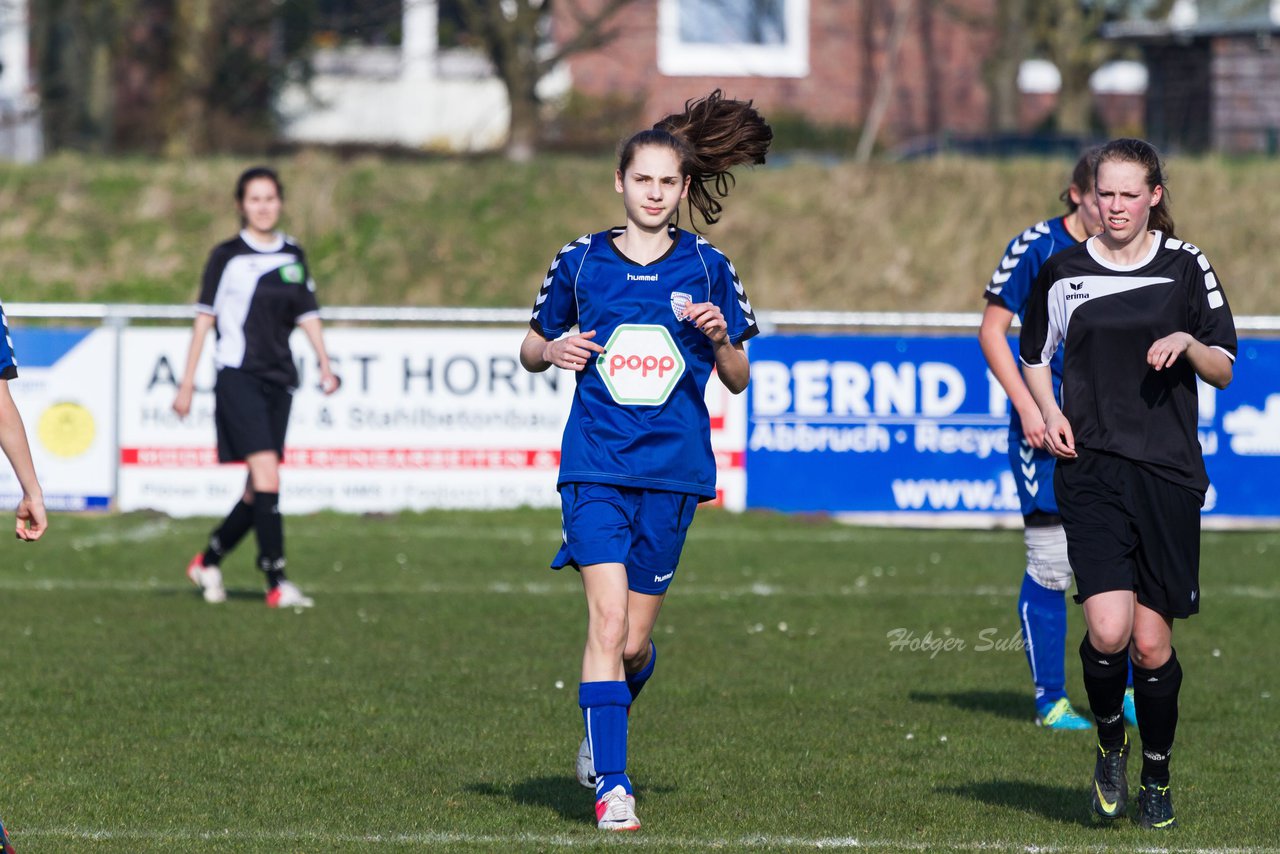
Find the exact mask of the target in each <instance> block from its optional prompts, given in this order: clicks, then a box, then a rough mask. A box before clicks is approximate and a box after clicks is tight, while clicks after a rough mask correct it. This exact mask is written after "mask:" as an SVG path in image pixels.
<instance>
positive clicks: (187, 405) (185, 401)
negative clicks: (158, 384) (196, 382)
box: [173, 385, 193, 418]
mask: <svg viewBox="0 0 1280 854" xmlns="http://www.w3.org/2000/svg"><path fill="white" fill-rule="evenodd" d="M192 392H193V389H192V388H191V386H189V385H180V386H178V393H177V394H176V395H174V398H173V411H174V412H176V413H178V417H179V418H186V417H187V416H188V415H190V414H191V395H192Z"/></svg>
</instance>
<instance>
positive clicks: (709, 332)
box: [684, 302, 729, 345]
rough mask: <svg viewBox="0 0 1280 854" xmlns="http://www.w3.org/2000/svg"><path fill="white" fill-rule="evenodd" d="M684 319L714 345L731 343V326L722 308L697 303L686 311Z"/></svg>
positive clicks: (709, 303) (710, 303)
mask: <svg viewBox="0 0 1280 854" xmlns="http://www.w3.org/2000/svg"><path fill="white" fill-rule="evenodd" d="M684 319H685V320H687V321H689V322H690V323H692V324H693V326H694V328H695V329H697V330H698V331H699V332H701V333H702V334H703V335H705V336H707V337H708V338H710V339H711V343H712V344H716V345H723V344H728V343H729V324H728V323H727V322H726V321H725V319H724V314H722V313H721V312H720V306H718V305H716V304H715V303H713V302H695V303H692V304H690V305H689V306H688V307H687V308H686V309H685V310H684Z"/></svg>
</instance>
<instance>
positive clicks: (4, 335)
mask: <svg viewBox="0 0 1280 854" xmlns="http://www.w3.org/2000/svg"><path fill="white" fill-rule="evenodd" d="M17 375H18V358H17V357H16V356H15V355H14V354H13V339H12V338H11V337H9V318H7V317H5V314H4V307H3V306H0V380H11V379H13V378H14V377H16V376H17Z"/></svg>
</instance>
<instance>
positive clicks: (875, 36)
mask: <svg viewBox="0 0 1280 854" xmlns="http://www.w3.org/2000/svg"><path fill="white" fill-rule="evenodd" d="M601 2H602V0H582V3H581V5H582V6H583V7H585V8H588V9H590V8H598V6H599V5H600V3H601ZM568 5H570V4H556V9H557V13H556V14H557V18H556V21H555V25H554V26H555V31H554V32H555V35H556V39H557V40H558V41H559V40H563V39H565V38H567V37H568V35H569V33H570V32H571V31H572V29H573V24H572V21H571V20H570V18H569V15H568V12H567V9H566V7H567V6H568ZM945 5H946V6H949V7H951V8H954V9H958V10H960V12H961V13H962V14H961V15H957V14H953V13H951V12H949V11H945V10H944V8H943V7H944V4H933V3H916V4H913V10H914V11H913V14H912V18H911V24H910V29H909V33H908V35H907V37H906V40H905V42H904V44H903V47H902V51H901V54H900V57H899V63H898V66H897V71H896V74H895V77H894V87H893V97H892V99H891V103H892V105H891V107H890V109H889V112H888V114H887V115H886V118H885V123H884V128H883V131H882V134H881V140H882V141H883V142H885V143H888V144H892V143H894V142H898V141H902V140H905V139H909V138H911V137H913V136H917V135H921V134H929V133H936V132H939V131H943V130H946V131H952V132H959V133H984V132H986V131H988V130H989V123H988V115H989V99H988V96H987V91H986V88H985V86H984V84H983V77H982V65H983V60H984V57H986V56H987V54H988V53H989V51H990V50H991V46H992V36H991V34H990V32H988V31H984V29H983V28H982V27H979V26H975V25H974V24H973V23H971V21H972V20H974V19H980V18H981V17H983V16H985V15H988V14H989V13H990V10H991V8H992V6H993V5H994V0H953V2H952V3H950V4H945ZM657 7H658V3H657V0H636V2H634V3H632V4H631V5H630V6H628V7H626V8H625V9H624V10H623V11H622V12H621V13H620V14H619V15H618V16H617V18H616V19H615V25H614V28H615V29H616V30H617V31H618V32H619V34H620V35H619V37H618V38H617V39H616V40H615V41H613V42H612V43H611V44H610V45H609V46H608V47H607V48H605V49H603V50H599V51H595V52H592V53H587V54H581V55H579V56H576V57H574V58H572V59H571V60H570V63H569V65H570V72H571V75H572V79H573V86H574V88H575V89H577V90H578V91H580V92H582V93H583V94H586V95H588V96H593V97H618V96H620V95H623V96H629V95H632V94H634V95H635V96H637V97H638V98H640V100H642V101H643V104H644V108H643V112H644V115H643V116H642V119H643V120H645V121H653V120H656V119H658V118H661V117H662V116H663V115H666V114H667V113H670V112H672V111H674V110H676V109H678V108H679V107H680V106H681V105H682V104H683V103H684V101H685V100H686V99H688V98H692V97H697V96H699V95H703V94H705V93H707V92H709V91H710V90H711V89H714V88H716V87H717V86H718V87H720V88H722V89H724V90H725V93H726V94H727V95H729V96H730V97H736V98H744V99H745V98H750V99H752V100H754V101H755V103H756V106H757V107H759V108H760V109H761V111H762V112H763V113H765V114H766V115H775V114H784V113H786V114H792V115H798V116H803V117H805V118H807V119H808V120H809V121H811V122H813V123H815V124H820V125H836V126H855V127H856V126H860V125H861V124H862V123H863V121H864V119H865V117H866V115H867V112H868V109H869V108H870V105H871V100H872V98H873V96H874V92H875V86H876V81H877V79H878V77H879V75H880V72H881V69H882V68H883V67H884V65H885V62H886V46H887V42H888V40H889V29H890V24H891V20H892V4H891V3H890V2H889V1H888V0H809V70H810V73H809V75H808V76H807V77H803V78H783V77H728V76H726V77H673V76H665V75H663V74H661V73H659V71H658V56H657V50H658V32H657V25H658V9H657ZM964 18H967V19H968V20H964Z"/></svg>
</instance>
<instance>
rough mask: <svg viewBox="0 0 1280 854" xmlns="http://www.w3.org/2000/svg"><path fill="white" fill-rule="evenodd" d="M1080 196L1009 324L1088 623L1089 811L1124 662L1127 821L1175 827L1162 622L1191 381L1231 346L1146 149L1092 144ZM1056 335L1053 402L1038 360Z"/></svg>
mask: <svg viewBox="0 0 1280 854" xmlns="http://www.w3.org/2000/svg"><path fill="white" fill-rule="evenodd" d="M1095 192H1096V193H1097V196H1098V203H1099V208H1100V210H1101V213H1102V225H1103V231H1102V233H1101V234H1100V235H1098V236H1097V237H1093V238H1090V239H1089V240H1088V241H1086V242H1085V243H1083V244H1081V245H1079V246H1076V247H1072V248H1070V249H1066V250H1064V251H1063V252H1060V253H1058V254H1056V255H1054V256H1053V257H1052V258H1050V259H1049V261H1048V262H1047V263H1046V264H1045V266H1044V267H1043V268H1042V269H1041V271H1040V275H1039V277H1038V278H1037V280H1036V284H1035V287H1034V288H1033V290H1032V295H1031V300H1030V303H1029V304H1028V307H1027V314H1026V320H1025V322H1024V325H1023V328H1022V336H1021V342H1020V343H1021V358H1022V362H1023V371H1024V375H1025V377H1026V381H1027V387H1028V388H1029V389H1030V390H1031V393H1032V395H1033V396H1034V397H1035V400H1036V403H1037V405H1038V406H1039V407H1040V412H1041V414H1042V415H1043V416H1044V421H1045V448H1046V449H1047V450H1048V451H1049V452H1050V453H1052V454H1053V455H1054V456H1055V457H1057V458H1058V460H1059V462H1058V466H1057V473H1056V475H1055V480H1054V485H1055V488H1056V492H1057V496H1058V507H1059V510H1060V512H1061V514H1062V523H1063V527H1064V528H1065V529H1066V534H1067V549H1068V554H1069V558H1070V561H1071V566H1072V568H1073V569H1074V570H1075V575H1076V588H1077V591H1078V593H1077V596H1076V601H1078V602H1080V603H1082V605H1083V606H1084V617H1085V623H1086V625H1087V627H1088V632H1087V633H1086V635H1085V638H1084V640H1083V641H1082V642H1081V644H1080V658H1081V660H1082V662H1083V664H1084V683H1085V689H1086V691H1087V692H1088V695H1089V706H1090V708H1091V709H1092V711H1093V714H1094V718H1095V720H1096V722H1097V727H1098V750H1097V755H1096V761H1095V763H1094V777H1093V795H1092V801H1093V810H1094V812H1095V813H1097V814H1098V815H1099V816H1101V817H1103V818H1105V819H1113V818H1118V817H1119V816H1121V815H1123V814H1124V811H1125V806H1126V801H1127V798H1128V783H1127V780H1126V777H1125V771H1126V762H1127V757H1128V753H1129V740H1128V734H1127V733H1126V732H1125V727H1124V718H1123V716H1122V712H1121V704H1122V701H1123V698H1124V688H1125V677H1126V672H1125V671H1126V661H1125V653H1126V651H1127V652H1128V657H1129V658H1130V659H1131V660H1132V662H1133V687H1134V695H1135V701H1136V706H1137V717H1138V732H1139V734H1140V736H1141V738H1142V776H1141V784H1142V788H1141V790H1140V792H1139V796H1138V806H1139V815H1138V821H1139V822H1140V823H1141V825H1142V826H1143V827H1147V828H1158V829H1165V828H1170V827H1173V826H1174V825H1175V824H1176V821H1175V819H1174V815H1173V803H1172V800H1171V798H1170V796H1169V754H1170V751H1171V750H1172V748H1173V739H1174V731H1175V729H1176V727H1177V722H1178V692H1179V688H1180V686H1181V684H1182V668H1181V666H1180V665H1179V663H1178V657H1177V655H1176V653H1175V652H1174V650H1173V646H1172V637H1173V620H1174V619H1175V618H1179V617H1189V616H1191V615H1192V614H1194V613H1196V612H1197V611H1198V610H1199V608H1200V586H1199V564H1200V507H1201V505H1202V504H1203V503H1204V496H1205V493H1206V491H1207V490H1208V487H1209V478H1208V475H1207V474H1206V472H1205V466H1204V459H1203V457H1202V455H1201V450H1200V443H1199V439H1198V437H1197V433H1196V421H1197V415H1198V400H1197V389H1196V384H1197V378H1199V379H1201V380H1203V381H1204V382H1206V383H1208V384H1210V385H1212V386H1214V387H1216V388H1225V387H1226V386H1227V385H1228V384H1229V383H1230V382H1231V377H1232V366H1233V363H1234V361H1235V353H1236V331H1235V323H1234V321H1233V320H1232V317H1231V309H1230V307H1229V306H1228V304H1227V299H1226V296H1225V295H1224V293H1223V290H1222V284H1221V282H1220V281H1219V280H1218V276H1217V273H1216V272H1215V271H1214V269H1213V266H1212V265H1211V264H1210V263H1209V261H1208V259H1206V258H1205V256H1204V253H1203V252H1201V251H1200V249H1199V248H1198V247H1196V246H1194V245H1192V244H1190V243H1186V242H1184V241H1182V240H1178V239H1177V238H1175V237H1174V230H1173V220H1172V217H1171V216H1170V215H1169V210H1168V193H1167V191H1166V190H1165V179H1164V174H1163V170H1162V168H1161V164H1160V158H1159V155H1158V153H1157V152H1156V150H1155V149H1154V148H1153V147H1152V146H1151V145H1149V144H1148V143H1146V142H1144V141H1142V140H1137V139H1118V140H1113V141H1111V142H1109V143H1107V144H1106V145H1105V146H1104V147H1103V148H1102V150H1101V152H1100V153H1099V155H1098V166H1097V171H1096V173H1095ZM1059 343H1063V344H1064V346H1065V351H1066V358H1065V364H1064V366H1063V380H1062V405H1061V407H1059V405H1058V401H1057V400H1056V399H1055V398H1054V394H1053V387H1052V379H1051V377H1050V370H1049V360H1050V357H1051V356H1052V355H1053V352H1054V350H1056V349H1057V347H1058V345H1059Z"/></svg>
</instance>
